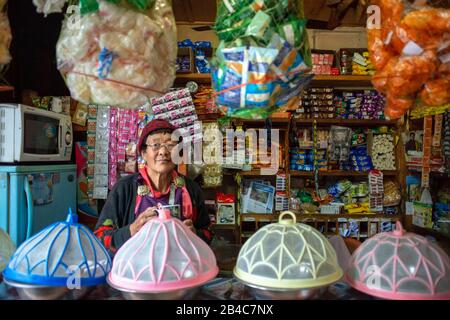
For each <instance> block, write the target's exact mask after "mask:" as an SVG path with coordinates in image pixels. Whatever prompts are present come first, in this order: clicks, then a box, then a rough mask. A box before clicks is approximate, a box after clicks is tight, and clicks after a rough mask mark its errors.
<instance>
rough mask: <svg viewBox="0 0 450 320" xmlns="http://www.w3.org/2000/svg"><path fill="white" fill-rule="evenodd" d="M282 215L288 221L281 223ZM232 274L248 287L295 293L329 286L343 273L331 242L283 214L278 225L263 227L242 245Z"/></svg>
mask: <svg viewBox="0 0 450 320" xmlns="http://www.w3.org/2000/svg"><path fill="white" fill-rule="evenodd" d="M285 215H289V216H291V219H283V217H284V216H285ZM234 274H235V276H236V277H237V278H238V279H239V280H241V281H242V282H244V283H246V284H249V285H255V286H260V287H265V288H272V289H293V290H294V289H306V288H318V287H323V286H327V285H330V284H332V283H334V282H336V281H338V280H339V279H340V278H341V277H342V275H343V271H342V269H341V267H340V266H339V263H338V259H337V255H336V251H335V250H334V248H333V247H332V245H331V244H330V242H329V241H328V240H327V239H326V238H325V237H324V236H323V235H322V234H321V233H320V232H319V231H318V230H316V229H314V228H313V227H311V226H308V225H306V224H301V223H296V216H295V214H294V213H292V212H290V211H286V212H283V213H282V214H281V215H280V217H279V222H278V223H272V224H269V225H266V226H264V227H263V228H261V229H259V230H258V231H257V232H256V233H255V234H254V235H253V236H251V237H250V239H248V240H247V241H246V242H245V244H244V245H243V246H242V248H241V250H240V252H239V256H238V259H237V263H236V267H235V269H234Z"/></svg>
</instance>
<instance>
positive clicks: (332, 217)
mask: <svg viewBox="0 0 450 320" xmlns="http://www.w3.org/2000/svg"><path fill="white" fill-rule="evenodd" d="M278 216H279V215H278V214H264V213H241V214H240V217H241V221H245V220H244V219H245V218H251V219H254V220H256V221H260V220H272V221H278ZM295 216H296V217H297V221H308V220H319V219H320V220H324V221H325V220H327V221H337V220H338V219H342V218H344V219H355V220H357V219H365V218H367V219H392V220H400V219H401V215H390V214H378V213H363V214H321V213H317V214H299V213H297V214H296V215H295Z"/></svg>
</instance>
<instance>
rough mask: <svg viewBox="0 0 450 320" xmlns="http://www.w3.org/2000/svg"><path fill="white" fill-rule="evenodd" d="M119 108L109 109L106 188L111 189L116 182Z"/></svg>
mask: <svg viewBox="0 0 450 320" xmlns="http://www.w3.org/2000/svg"><path fill="white" fill-rule="evenodd" d="M118 117H119V110H118V109H117V108H110V110H109V153H108V172H109V181H108V188H109V189H110V190H111V189H112V188H113V186H114V185H115V184H116V182H117V180H118V179H117V171H118V168H117V137H118V136H119V134H118V128H119V126H118Z"/></svg>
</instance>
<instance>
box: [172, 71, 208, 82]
mask: <svg viewBox="0 0 450 320" xmlns="http://www.w3.org/2000/svg"><path fill="white" fill-rule="evenodd" d="M175 81H185V82H187V81H195V82H198V83H203V84H205V83H211V74H210V73H178V74H177V75H176V79H175Z"/></svg>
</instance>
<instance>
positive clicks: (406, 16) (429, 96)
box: [368, 0, 450, 119]
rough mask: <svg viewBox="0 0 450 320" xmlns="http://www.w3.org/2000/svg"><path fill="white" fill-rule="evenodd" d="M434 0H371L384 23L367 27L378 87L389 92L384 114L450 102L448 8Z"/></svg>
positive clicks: (395, 114)
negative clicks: (436, 4)
mask: <svg viewBox="0 0 450 320" xmlns="http://www.w3.org/2000/svg"><path fill="white" fill-rule="evenodd" d="M433 3H435V1H415V2H414V3H413V4H411V3H410V2H408V1H405V0H373V1H372V4H374V5H378V6H379V7H380V9H381V28H380V29H376V28H373V29H368V42H369V51H370V54H371V59H372V62H373V64H374V66H375V67H376V69H377V74H376V75H375V76H374V78H373V84H374V86H375V88H376V89H377V90H378V91H380V92H382V93H383V94H385V95H386V97H387V105H386V108H385V115H386V116H387V117H388V118H391V119H397V118H400V117H401V116H403V115H404V114H405V113H406V112H407V111H408V110H409V109H411V108H413V107H414V106H415V105H416V104H417V102H416V100H418V102H419V103H418V104H417V105H418V106H435V107H438V106H442V105H445V104H447V103H449V102H450V89H449V83H450V72H449V70H450V67H449V64H450V37H449V35H450V9H448V8H439V7H432V5H433Z"/></svg>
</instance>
